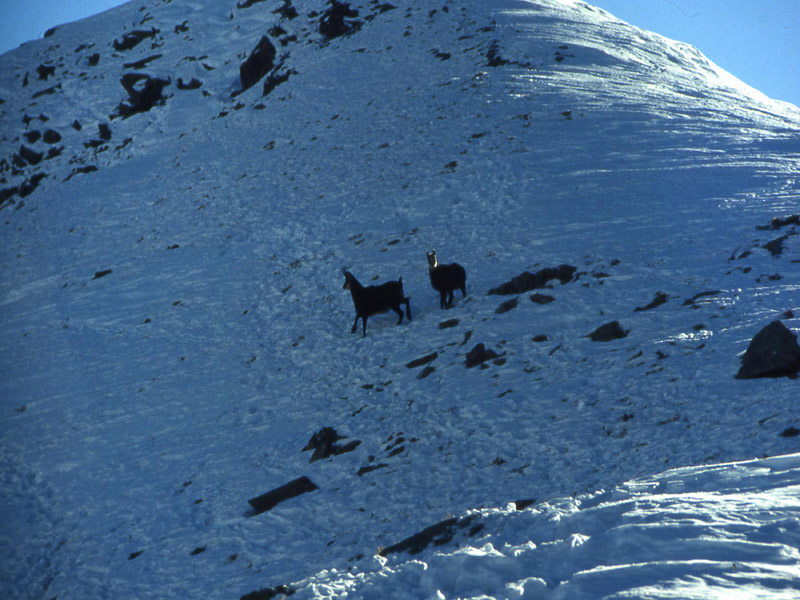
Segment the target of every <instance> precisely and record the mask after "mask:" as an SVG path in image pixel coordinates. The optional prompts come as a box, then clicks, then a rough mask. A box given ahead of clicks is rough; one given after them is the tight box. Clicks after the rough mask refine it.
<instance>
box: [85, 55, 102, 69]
mask: <svg viewBox="0 0 800 600" xmlns="http://www.w3.org/2000/svg"><path fill="white" fill-rule="evenodd" d="M86 62H87V64H88V65H89V66H90V67H96V66H97V65H99V64H100V53H99V52H95V53H94V54H92V55H91V56H89V58H87V59H86Z"/></svg>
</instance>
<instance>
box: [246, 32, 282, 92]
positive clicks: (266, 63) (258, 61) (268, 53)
mask: <svg viewBox="0 0 800 600" xmlns="http://www.w3.org/2000/svg"><path fill="white" fill-rule="evenodd" d="M276 54H277V50H275V46H273V44H272V42H270V41H269V38H268V37H267V36H262V37H261V40H260V41H259V42H258V45H256V47H255V48H253V51H252V52H250V56H248V57H247V59H246V60H245V61H244V62H243V63H242V64H241V65H240V66H239V79H240V80H241V82H242V89H241V90H240V91H239V92H238V93H242V92H244V91H245V90H248V89H250V88H251V87H253V86H254V85H255V84H256V83H258V82H259V81H260V80H261V78H263V77H264V76H265V75H266V74H267V73H269V72H270V71H271V70H272V69H273V67H274V66H275V55H276Z"/></svg>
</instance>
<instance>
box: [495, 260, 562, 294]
mask: <svg viewBox="0 0 800 600" xmlns="http://www.w3.org/2000/svg"><path fill="white" fill-rule="evenodd" d="M577 270H578V269H577V267H573V266H571V265H560V266H558V267H546V268H544V269H541V270H540V271H537V272H536V273H531V272H529V271H525V272H524V273H521V274H520V275H517V276H516V277H514V278H513V279H510V280H509V281H507V282H505V283H503V284H500V285H499V286H497V287H496V288H492V289H490V290H489V294H497V295H502V296H510V295H513V294H522V293H525V292H527V291H529V290H533V289H536V288H543V287H547V285H548V284H549V283H550V282H551V281H552V280H553V279H558V281H559V282H560V283H561V284H562V285H564V284H566V283H569V282H570V281H573V277H574V275H575V271H577Z"/></svg>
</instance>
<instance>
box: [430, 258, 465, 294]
mask: <svg viewBox="0 0 800 600" xmlns="http://www.w3.org/2000/svg"><path fill="white" fill-rule="evenodd" d="M426 254H427V255H428V273H429V274H430V276H431V285H432V286H433V289H435V290H436V291H437V292H439V306H440V307H441V308H448V307H450V306H453V292H454V291H455V290H461V294H462V296H466V295H467V272H466V271H465V270H464V267H462V266H461V265H459V264H458V263H452V264H449V265H440V264H438V263H437V262H436V250H435V249H434V250H431V251H430V252H427V253H426Z"/></svg>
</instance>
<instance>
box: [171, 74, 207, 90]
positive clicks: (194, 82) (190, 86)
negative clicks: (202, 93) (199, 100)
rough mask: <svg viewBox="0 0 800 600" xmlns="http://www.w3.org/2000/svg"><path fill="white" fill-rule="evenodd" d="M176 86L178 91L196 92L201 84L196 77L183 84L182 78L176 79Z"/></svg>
mask: <svg viewBox="0 0 800 600" xmlns="http://www.w3.org/2000/svg"><path fill="white" fill-rule="evenodd" d="M177 85H178V89H179V90H196V89H197V88H199V87H201V86H202V85H203V83H202V82H201V81H200V80H199V79H197V78H196V77H192V79H191V80H190V81H188V82H185V81H184V80H183V78H182V77H178V84H177Z"/></svg>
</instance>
